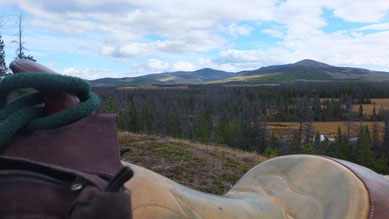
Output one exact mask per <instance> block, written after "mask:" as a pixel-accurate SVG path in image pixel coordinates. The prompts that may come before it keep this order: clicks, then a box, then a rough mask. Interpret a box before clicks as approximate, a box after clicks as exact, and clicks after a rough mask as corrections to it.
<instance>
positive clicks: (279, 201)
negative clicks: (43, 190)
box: [3, 60, 389, 219]
mask: <svg viewBox="0 0 389 219" xmlns="http://www.w3.org/2000/svg"><path fill="white" fill-rule="evenodd" d="M10 68H11V69H12V70H13V71H14V72H47V73H54V72H53V71H52V70H50V69H47V68H46V67H44V66H42V65H39V64H36V63H34V62H30V61H26V60H17V61H14V62H12V63H11V65H10ZM43 92H44V91H43ZM46 93H47V95H46ZM46 93H45V92H44V95H46V98H47V99H46V102H45V104H46V106H47V107H48V111H49V113H55V112H58V111H60V110H63V109H66V108H67V107H69V106H73V105H75V104H78V102H79V100H78V98H77V97H76V96H74V95H73V94H70V93H66V94H50V93H49V92H46ZM115 120H116V119H115V117H114V116H112V115H101V114H93V115H91V116H89V117H86V118H84V119H82V120H80V121H78V122H75V123H73V124H70V125H67V126H65V127H61V128H59V129H56V130H42V131H37V132H34V133H31V134H29V135H28V136H20V135H19V136H16V137H14V138H12V139H11V140H10V142H9V143H8V145H7V147H6V148H7V149H6V151H4V152H3V153H4V154H6V155H9V156H16V157H22V158H23V157H24V156H26V155H25V153H26V152H24V151H23V150H24V149H23V145H24V144H29V145H31V144H33V143H34V142H39V145H40V148H35V149H34V150H45V151H47V153H48V154H55V153H59V152H60V151H62V150H66V149H64V148H66V144H79V147H80V150H90V153H91V158H85V157H80V156H79V154H85V153H73V154H72V159H75V160H79V161H80V162H81V163H82V160H85V162H84V164H83V166H82V168H83V169H82V170H83V171H91V169H93V171H94V172H100V173H101V174H108V175H109V174H112V173H114V172H115V171H117V169H118V168H120V166H122V165H126V166H130V167H131V169H132V170H133V171H134V177H133V178H132V179H131V180H130V181H128V182H127V183H126V184H125V186H126V187H127V188H128V189H130V190H131V202H132V214H133V218H222V219H227V218H289V219H291V218H310V219H311V218H353V219H354V218H369V219H373V218H389V180H387V179H386V178H384V177H383V176H382V175H379V174H377V173H375V172H374V171H372V170H370V169H367V168H365V167H363V166H360V165H357V164H354V163H350V162H347V161H343V160H339V159H334V158H330V157H323V156H312V155H289V156H281V157H276V158H273V159H270V160H268V161H265V162H263V163H261V164H259V165H257V166H256V167H254V168H252V169H251V170H250V171H249V172H248V173H247V174H246V175H244V176H243V177H242V178H241V179H240V180H239V181H238V182H237V183H236V185H234V186H233V188H232V189H231V190H230V191H229V192H227V193H226V194H224V195H222V196H216V195H212V194H206V193H202V192H199V191H195V190H193V189H190V188H187V187H185V186H182V185H180V184H178V183H175V182H174V181H172V180H170V179H168V178H165V177H163V176H161V175H159V174H157V173H155V172H153V171H151V170H147V169H145V168H142V167H139V166H136V165H133V164H131V163H127V162H124V161H122V162H121V163H120V160H119V156H118V145H117V139H116V126H115ZM47 139H50V140H47ZM79 139H82V142H81V141H80V140H79ZM96 144H100V145H103V147H106V148H108V150H107V151H108V153H111V154H113V155H115V156H116V157H118V158H117V159H116V160H115V159H112V160H107V159H106V157H108V156H106V155H107V154H93V146H92V147H89V146H88V145H96ZM82 148H84V149H82ZM22 149H23V150H22ZM29 153H33V152H29ZM70 153H71V152H70ZM29 159H32V160H34V159H38V158H34V157H31V156H30V157H29ZM39 159H42V158H41V157H40V158H39ZM44 159H46V162H48V163H54V164H61V162H62V161H61V160H58V159H57V158H55V156H47V157H46V158H44ZM105 163H110V164H112V165H104V164H105ZM68 165H69V164H68ZM107 166H111V167H115V168H116V169H115V168H114V169H109V168H107ZM69 168H72V167H71V166H69Z"/></svg>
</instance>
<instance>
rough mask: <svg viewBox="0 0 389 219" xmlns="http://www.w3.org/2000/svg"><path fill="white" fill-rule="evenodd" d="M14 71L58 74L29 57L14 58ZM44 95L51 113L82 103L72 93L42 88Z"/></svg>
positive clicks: (12, 64)
mask: <svg viewBox="0 0 389 219" xmlns="http://www.w3.org/2000/svg"><path fill="white" fill-rule="evenodd" d="M9 67H10V68H11V70H12V72H13V73H15V74H17V73H29V72H43V73H48V74H58V73H57V72H55V71H53V70H51V69H49V68H46V67H45V66H43V65H41V64H38V63H36V62H33V61H31V60H28V59H21V60H14V61H12V62H11V64H10V65H9ZM40 92H42V93H43V94H44V95H43V96H44V101H45V106H46V110H47V112H48V114H49V115H51V114H54V113H56V112H59V111H62V110H64V109H67V108H69V107H72V106H75V105H77V104H79V103H80V99H79V98H78V97H77V96H76V95H74V94H72V93H57V92H54V93H53V92H52V91H46V90H40Z"/></svg>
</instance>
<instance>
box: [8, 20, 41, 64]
mask: <svg viewBox="0 0 389 219" xmlns="http://www.w3.org/2000/svg"><path fill="white" fill-rule="evenodd" d="M16 36H17V40H14V41H12V42H13V43H16V44H17V49H16V59H29V60H31V61H33V62H36V60H35V59H34V57H33V56H32V55H25V54H24V50H27V49H26V48H25V47H24V46H23V45H24V43H25V42H24V41H23V16H22V15H19V19H18V32H17V34H16Z"/></svg>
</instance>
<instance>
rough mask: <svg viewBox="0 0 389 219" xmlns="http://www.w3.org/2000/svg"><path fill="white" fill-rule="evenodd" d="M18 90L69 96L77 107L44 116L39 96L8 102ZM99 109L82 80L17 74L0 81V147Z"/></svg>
mask: <svg viewBox="0 0 389 219" xmlns="http://www.w3.org/2000/svg"><path fill="white" fill-rule="evenodd" d="M21 88H34V89H36V90H48V91H50V92H58V93H60V92H71V93H74V94H76V95H77V96H78V97H79V98H80V101H81V102H80V104H78V105H75V106H73V107H70V108H68V109H66V110H63V111H60V112H57V113H54V114H52V115H49V116H47V112H46V109H45V106H44V103H43V98H42V94H41V93H40V92H33V93H30V94H27V95H23V96H21V97H18V98H16V99H15V100H12V101H10V102H7V98H8V95H9V94H10V93H11V92H12V91H14V90H16V89H21ZM99 105H100V99H99V97H98V96H97V95H96V94H94V93H93V92H91V87H90V84H89V83H88V82H87V81H86V80H83V79H80V78H76V77H71V76H64V75H57V74H47V73H20V74H15V75H12V76H9V77H6V78H4V79H2V80H1V81H0V147H1V145H3V144H4V143H5V142H6V141H7V140H8V139H9V138H10V137H11V136H12V135H14V134H15V133H16V132H18V131H22V132H32V131H36V130H43V129H55V128H58V127H61V126H64V125H67V124H70V123H73V122H75V121H77V120H80V119H82V118H84V117H86V116H88V115H90V114H92V113H93V112H94V111H95V110H96V109H97V108H98V107H99Z"/></svg>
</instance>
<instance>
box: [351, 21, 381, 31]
mask: <svg viewBox="0 0 389 219" xmlns="http://www.w3.org/2000/svg"><path fill="white" fill-rule="evenodd" d="M363 30H389V23H382V24H372V25H367V26H364V27H361V28H358V29H355V31H363Z"/></svg>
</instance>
